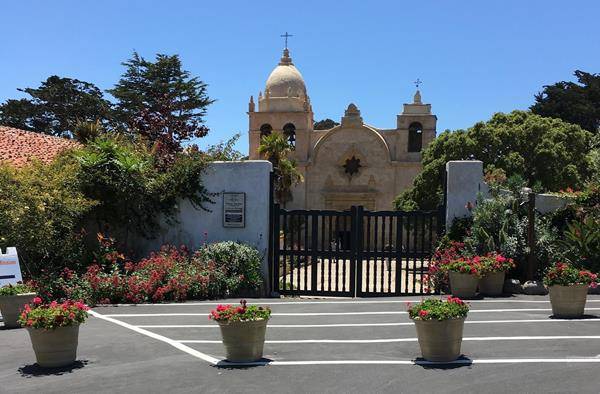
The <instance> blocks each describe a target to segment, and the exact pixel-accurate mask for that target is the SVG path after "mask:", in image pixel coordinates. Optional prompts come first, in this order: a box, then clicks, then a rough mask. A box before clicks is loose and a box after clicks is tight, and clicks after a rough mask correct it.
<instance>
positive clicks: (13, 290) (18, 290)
mask: <svg viewBox="0 0 600 394" xmlns="http://www.w3.org/2000/svg"><path fill="white" fill-rule="evenodd" d="M33 291H34V288H33V287H32V286H31V285H29V284H25V283H17V284H16V285H11V284H8V285H6V286H2V287H0V296H13V295H18V294H25V293H31V292H33Z"/></svg>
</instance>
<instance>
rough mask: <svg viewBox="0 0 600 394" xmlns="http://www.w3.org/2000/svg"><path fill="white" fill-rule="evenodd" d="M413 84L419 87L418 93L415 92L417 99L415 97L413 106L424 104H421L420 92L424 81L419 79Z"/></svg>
mask: <svg viewBox="0 0 600 394" xmlns="http://www.w3.org/2000/svg"><path fill="white" fill-rule="evenodd" d="M413 83H414V84H415V86H416V87H417V91H416V92H415V97H414V100H413V104H422V102H421V92H420V91H419V86H421V84H422V83H423V81H421V79H419V78H417V80H416V81H415V82H413Z"/></svg>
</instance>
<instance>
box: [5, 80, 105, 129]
mask: <svg viewBox="0 0 600 394" xmlns="http://www.w3.org/2000/svg"><path fill="white" fill-rule="evenodd" d="M17 90H19V91H21V92H24V93H27V94H28V95H29V96H31V98H24V99H20V100H13V99H10V100H7V101H6V102H5V103H3V104H1V105H0V124H3V125H6V126H12V127H16V128H20V129H24V130H31V131H36V132H40V133H45V134H51V135H55V136H71V135H72V134H73V132H74V130H75V128H76V125H77V123H78V122H92V123H94V122H100V123H103V124H104V123H106V122H108V121H109V120H110V119H111V105H110V102H108V101H107V100H106V99H104V96H103V94H102V91H101V90H100V89H98V88H97V87H96V86H94V85H93V84H91V83H88V82H84V81H80V80H77V79H71V78H60V77H58V76H56V75H53V76H51V77H49V78H48V79H46V81H44V82H42V84H41V85H40V86H39V87H38V88H26V89H17Z"/></svg>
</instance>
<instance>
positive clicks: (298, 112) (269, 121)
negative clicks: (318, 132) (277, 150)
mask: <svg viewBox="0 0 600 394" xmlns="http://www.w3.org/2000/svg"><path fill="white" fill-rule="evenodd" d="M286 35H287V33H286ZM287 36H288V37H289V35H287ZM286 41H287V37H286ZM257 101H258V108H257V107H256V103H255V101H254V97H252V96H251V97H250V101H249V103H248V118H249V132H248V137H249V142H250V144H249V146H250V151H249V157H250V159H260V157H259V154H258V146H259V145H260V139H261V138H262V137H263V136H265V135H269V134H271V133H273V132H280V133H283V134H284V135H285V136H286V138H287V140H288V143H289V144H290V145H291V146H292V147H293V149H294V153H293V155H292V157H293V158H294V159H296V160H297V162H298V165H299V167H300V168H299V169H301V167H302V164H303V163H305V162H307V161H308V152H309V150H310V133H311V132H312V131H313V112H312V105H311V103H310V98H309V97H308V94H307V93H306V85H305V83H304V79H303V78H302V74H300V71H298V69H297V68H296V67H295V66H294V63H293V62H292V58H291V57H290V51H289V49H288V48H287V45H286V48H285V49H284V50H283V55H282V57H281V59H280V61H279V64H278V65H277V66H276V67H275V68H274V69H273V71H272V72H271V74H270V75H269V78H267V83H266V85H265V90H264V94H263V92H259V94H258V100H257Z"/></svg>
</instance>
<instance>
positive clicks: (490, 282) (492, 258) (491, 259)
mask: <svg viewBox="0 0 600 394" xmlns="http://www.w3.org/2000/svg"><path fill="white" fill-rule="evenodd" d="M480 261H481V265H482V270H481V271H482V272H481V273H482V276H481V279H479V293H481V294H484V295H489V296H498V295H501V294H502V290H503V288H504V277H505V276H506V272H507V271H509V270H510V269H512V268H514V266H515V263H514V261H513V260H512V259H509V258H506V257H504V256H502V255H501V254H498V253H489V254H487V255H485V256H481V257H480Z"/></svg>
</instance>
